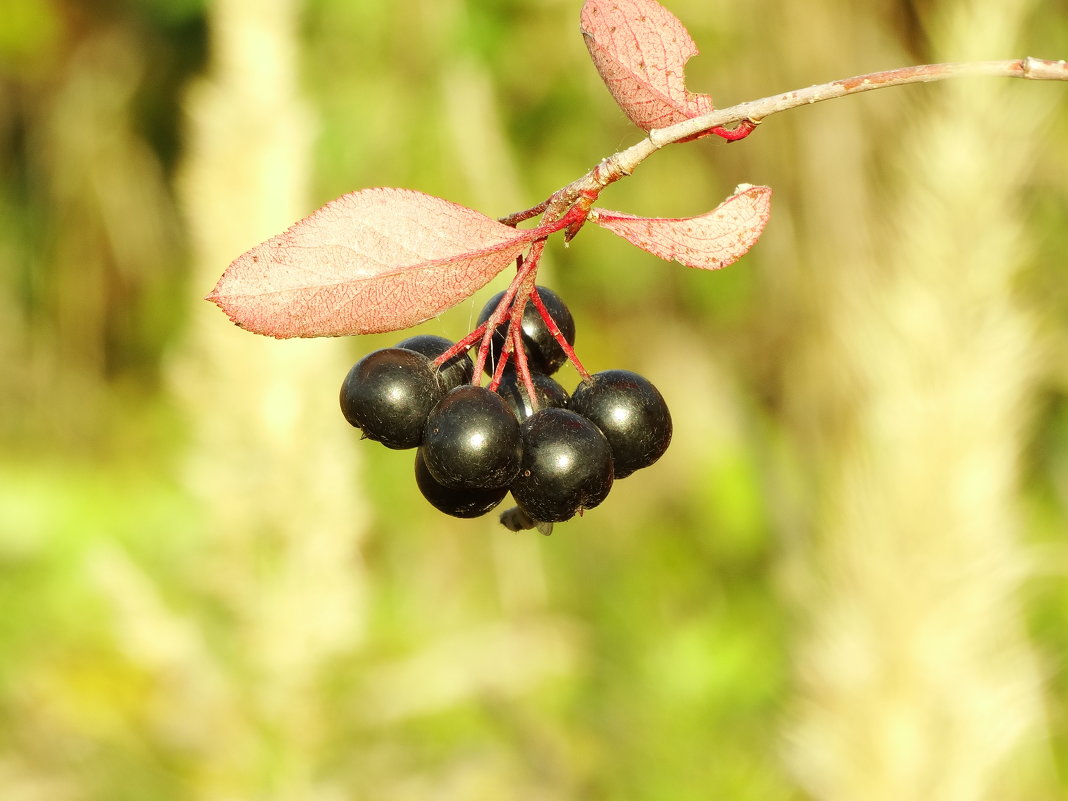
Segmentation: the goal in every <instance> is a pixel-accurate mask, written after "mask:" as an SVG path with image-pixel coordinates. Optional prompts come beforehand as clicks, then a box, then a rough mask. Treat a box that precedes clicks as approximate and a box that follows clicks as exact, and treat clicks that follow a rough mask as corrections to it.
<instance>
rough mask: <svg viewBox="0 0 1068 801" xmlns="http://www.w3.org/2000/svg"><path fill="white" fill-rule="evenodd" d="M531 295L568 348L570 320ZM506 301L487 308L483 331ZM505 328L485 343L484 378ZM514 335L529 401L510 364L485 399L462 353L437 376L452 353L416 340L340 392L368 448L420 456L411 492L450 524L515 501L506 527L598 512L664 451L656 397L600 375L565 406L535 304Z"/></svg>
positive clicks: (363, 365) (558, 359)
mask: <svg viewBox="0 0 1068 801" xmlns="http://www.w3.org/2000/svg"><path fill="white" fill-rule="evenodd" d="M537 289H538V296H539V297H540V298H541V300H542V302H543V303H544V305H545V307H546V309H547V310H548V312H549V315H550V316H551V317H552V319H553V322H554V323H555V324H556V327H557V328H558V329H559V331H560V333H561V334H563V337H564V339H565V340H566V341H567V342H568V343H569V344H573V343H574V341H575V323H574V320H573V319H572V316H571V312H570V311H569V310H568V308H567V306H566V305H565V304H564V302H563V301H562V300H561V299H560V298H559V296H558V295H556V293H554V292H553V291H552V290H550V289H547V288H546V287H540V286H539V287H538V288H537ZM503 294H504V293H500V294H498V295H497V296H495V297H494V298H491V299H490V300H489V301H488V302H487V304H486V306H485V307H484V308H483V310H482V313H481V315H480V316H479V325H481V324H482V323H484V322H485V321H486V320H488V319H489V317H490V315H491V314H492V313H493V311H494V310H495V309H496V308H497V305H498V304H499V303H500V301H501V299H502V297H503ZM506 328H507V323H504V324H502V325H501V326H500V327H499V328H498V329H497V330H496V331H495V332H494V335H493V345H492V348H491V350H490V353H489V358H487V360H486V370H487V372H488V373H490V374H491V375H492V374H493V373H494V370H495V368H496V363H497V357H498V356H499V354H500V353H501V352H502V350H503V346H504V341H505V334H506ZM522 334H523V337H522V339H523V349H524V353H525V355H526V360H527V364H528V366H529V368H530V373H531V378H532V383H533V386H534V390H535V392H534V395H535V397H534V398H533V399H532V398H530V397H528V392H527V389H526V387H525V385H524V382H523V381H521V380H520V378H519V375H518V374H517V373H516V372H515V370H514V369H513V366H512V364H511V363H509V364H507V365H506V366H505V369H504V372H503V374H502V376H501V380H500V384H499V385H498V387H497V390H496V392H493V391H490V390H489V389H488V388H487V387H482V386H478V385H477V384H473V383H472V381H473V379H474V363H473V362H472V360H471V357H470V356H469V355H468V354H467V353H466V352H461V353H459V354H457V355H456V356H454V357H452V358H451V359H449V360H448V361H446V362H445V363H443V364H441V365H435V360H438V359H439V357H441V356H443V355H444V354H445V353H446V352H447V351H448V350H449V349H450V348H452V347H453V344H454V343H452V342H450V341H449V340H447V339H445V338H443V337H437V336H431V335H421V336H415V337H410V338H408V339H405V340H403V341H401V342H398V343H397V345H396V346H394V347H392V348H384V349H382V350H376V351H374V352H373V353H369V354H368V355H366V356H364V357H363V358H362V359H360V360H359V361H358V362H356V364H355V365H353V367H352V369H351V370H349V373H348V375H347V376H346V377H345V381H344V383H343V384H342V386H341V411H342V412H343V413H344V415H345V419H346V420H348V421H349V422H350V423H351V424H352V425H353V426H355V427H356V428H359V429H361V430H362V431H363V435H364V437H365V438H367V439H372V440H376V441H378V442H381V443H382V444H383V445H385V446H387V447H389V448H395V449H404V448H417V449H418V450H417V451H416V457H415V480H416V484H417V485H418V486H419V490H420V491H421V492H422V494H423V496H424V497H425V498H426V499H427V500H428V501H429V502H430V503H431V504H432V505H433V506H434V507H435V508H437V509H438V510H440V511H442V512H444V513H446V514H449V515H453V516H455V517H478V516H479V515H482V514H485V513H486V512H488V511H490V510H491V509H493V508H494V507H495V506H497V505H498V504H499V503H500V502H501V501H502V500H503V499H504V497H505V495H507V494H508V493H509V492H511V493H512V497H513V498H514V499H515V502H516V505H517V507H518V513H517V514H513V515H508V514H507V513H506V515H505V516H503V517H502V522H504V523H505V524H506V525H508V526H509V527H512V528H520V527H531V526H533V525H535V524H539V523H553V522H560V521H563V520H568V519H570V518H571V517H573V516H574V515H575V514H576V513H580V512H582V511H583V510H585V509H592V508H593V507H594V506H597V505H598V504H599V503H601V502H602V501H603V500H604V499H605V498H606V497H607V496H608V492H609V490H610V489H611V488H612V482H613V481H614V480H615V479H617V478H623V477H625V476H628V475H630V474H631V473H633V472H634V471H635V470H638V469H639V468H642V467H646V466H648V465H651V464H652V463H653V462H655V461H656V460H657V459H659V458H660V456H661V455H662V454H663V453H664V451H665V450H667V447H668V443H669V442H670V441H671V430H672V428H671V415H670V413H669V412H668V408H667V404H666V403H665V402H664V398H663V397H662V396H661V395H660V393H659V392H658V391H657V389H656V387H654V386H653V385H652V384H651V383H650V382H649V381H647V380H646V379H644V378H642V377H641V376H640V375H638V374H637V373H632V372H629V371H627V370H606V371H604V372H601V373H596V374H594V375H592V376H591V377H590V378H589V379H587V380H584V381H582V383H580V384H579V386H578V388H577V389H576V390H575V392H574V394H573V395H570V396H569V395H568V393H567V392H566V391H565V390H564V388H563V387H562V386H560V384H559V383H557V382H556V380H554V379H553V378H552V374H553V373H554V372H556V370H557V369H558V368H559V367H560V366H561V365H562V364H563V363H564V362H565V361H566V360H567V355H566V354H565V352H564V350H563V348H562V347H561V346H560V344H559V343H558V342H557V340H556V338H555V337H554V336H553V334H552V333H551V332H550V329H549V327H548V326H547V325H546V323H545V321H544V320H543V319H542V317H541V315H540V314H539V312H538V310H537V308H536V307H535V306H534V304H533V303H531V302H528V303H527V304H526V306H525V307H524V312H523V319H522ZM517 520H518V521H520V522H516V521H517Z"/></svg>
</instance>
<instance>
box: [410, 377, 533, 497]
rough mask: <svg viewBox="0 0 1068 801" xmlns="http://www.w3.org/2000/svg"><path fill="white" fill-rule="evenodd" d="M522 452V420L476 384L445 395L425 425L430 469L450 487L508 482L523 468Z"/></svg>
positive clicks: (467, 487) (435, 476) (434, 475)
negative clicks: (520, 425)
mask: <svg viewBox="0 0 1068 801" xmlns="http://www.w3.org/2000/svg"><path fill="white" fill-rule="evenodd" d="M522 452H523V444H522V439H521V437H520V434H519V421H517V420H516V418H515V415H514V414H513V413H512V410H511V409H509V408H508V404H507V403H505V402H504V399H503V398H502V397H501V396H500V395H498V394H496V393H495V392H490V391H489V390H488V389H486V388H485V387H478V386H474V385H473V384H467V385H465V386H462V387H457V388H456V389H454V390H452V391H450V392H449V393H448V394H447V395H446V396H445V397H444V398H442V399H441V402H440V403H438V405H437V406H435V407H434V410H433V411H432V412H431V413H430V416H429V417H428V418H427V421H426V426H425V427H424V428H423V458H424V459H425V460H426V466H427V469H428V470H429V471H430V474H431V475H432V476H433V477H434V478H435V480H437V481H438V483H440V484H443V485H445V486H446V487H453V488H461V489H489V488H492V487H504V486H507V485H508V484H509V483H510V482H511V481H512V479H513V478H515V474H516V473H517V472H518V471H519V458H520V456H521V455H522Z"/></svg>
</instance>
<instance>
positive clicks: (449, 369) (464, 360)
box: [395, 334, 475, 391]
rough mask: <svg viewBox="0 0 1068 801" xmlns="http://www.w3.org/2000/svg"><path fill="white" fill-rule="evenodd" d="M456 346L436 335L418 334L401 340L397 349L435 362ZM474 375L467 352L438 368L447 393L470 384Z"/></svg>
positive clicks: (457, 355) (473, 366) (472, 364)
mask: <svg viewBox="0 0 1068 801" xmlns="http://www.w3.org/2000/svg"><path fill="white" fill-rule="evenodd" d="M454 344H456V343H455V342H451V341H449V340H448V339H446V338H445V337H439V336H436V335H434V334H417V335H416V336H414V337H408V338H407V339H404V340H401V341H400V342H398V343H397V344H396V345H395V347H398V348H407V349H408V350H414V351H415V352H416V353H422V354H423V355H424V356H426V357H427V358H428V359H430V360H431V361H433V360H434V359H436V358H438V356H440V355H441V354H443V353H444V352H445V351H447V350H448V349H449V348H451V347H452V346H453V345H454ZM474 375H475V365H474V362H472V361H471V357H470V356H469V355H468V354H467V352H466V351H465V352H462V353H458V354H456V355H455V356H453V357H452V358H451V359H449V360H448V361H447V362H445V364H443V365H441V367H439V368H438V376H439V377H440V379H441V383H442V385H443V386H444V387H445V390H446V391H448V390H450V389H455V388H456V387H458V386H460V385H461V384H470V383H471V379H472V378H473V377H474Z"/></svg>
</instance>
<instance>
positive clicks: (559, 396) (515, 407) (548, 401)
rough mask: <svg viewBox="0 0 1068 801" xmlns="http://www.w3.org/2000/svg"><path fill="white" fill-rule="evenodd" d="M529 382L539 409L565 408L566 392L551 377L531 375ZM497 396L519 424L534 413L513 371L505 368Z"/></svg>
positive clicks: (521, 383) (519, 380)
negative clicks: (509, 409) (503, 401)
mask: <svg viewBox="0 0 1068 801" xmlns="http://www.w3.org/2000/svg"><path fill="white" fill-rule="evenodd" d="M530 380H531V382H532V383H533V384H534V397H535V398H536V399H537V401H538V408H539V409H562V408H564V407H565V406H567V401H568V394H567V390H566V389H564V388H563V387H562V386H560V385H559V384H558V383H556V381H554V380H553V378H552V377H551V376H547V375H545V374H544V373H531V374H530ZM497 394H498V395H500V396H501V397H502V398H504V399H505V401H506V402H507V403H508V406H509V408H511V410H512V411H513V412H514V413H515V416H516V419H517V420H519V422H523V421H524V420H526V419H527V418H528V417H530V415H531V414H533V413H534V410H533V409H532V408H531V405H530V398H528V397H527V390H526V388H525V387H524V386H523V381H522V380H521V379H520V378H519V375H518V374H517V373H516V372H515V371H514V370H509V369H507V368H505V371H504V375H503V376H501V383H500V384H499V385H498V386H497Z"/></svg>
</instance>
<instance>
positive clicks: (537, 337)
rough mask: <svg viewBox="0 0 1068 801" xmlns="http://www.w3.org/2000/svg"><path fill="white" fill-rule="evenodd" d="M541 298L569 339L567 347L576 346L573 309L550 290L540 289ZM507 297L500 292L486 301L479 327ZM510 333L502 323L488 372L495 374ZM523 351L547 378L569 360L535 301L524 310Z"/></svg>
mask: <svg viewBox="0 0 1068 801" xmlns="http://www.w3.org/2000/svg"><path fill="white" fill-rule="evenodd" d="M538 295H539V296H540V297H541V300H542V303H544V304H545V308H546V309H547V310H548V312H549V315H550V316H551V317H552V318H553V321H554V322H555V323H556V325H557V327H558V328H559V329H560V333H562V334H563V335H564V339H565V340H567V344H569V345H574V344H575V320H574V318H572V316H571V310H570V309H568V308H567V305H566V304H565V303H564V301H563V300H561V299H560V296H559V295H557V294H556V293H555V292H553V291H552V290H551V289H549V288H548V287H544V286H539V287H538ZM503 297H504V293H503V292H498V293H497V294H496V295H494V296H493V297H492V298H490V299H489V300H488V301H487V302H486V305H485V306H483V307H482V311H481V313H480V314H479V315H478V323H479V325H481V324H482V323H484V322H485V321H486V320H488V319H489V317H490V315H491V314H493V310H494V309H496V308H497V304H498V303H500V301H501V298H503ZM507 330H508V329H507V323H502V324H501V325H499V326H498V327H497V330H496V332H494V335H493V345H492V348H491V350H490V358H489V359H487V360H486V372H487V373H489V374H491V375H492V373H493V370H494V368H495V367H496V365H497V356H498V355H499V354H500V353H501V350H502V349H503V348H504V337H505V334H506V333H507ZM523 350H524V352H525V353H526V355H527V363H528V364H529V365H530V369H531V370H532V371H534V372H538V373H545V375H552V374H553V373H555V372H556V371H557V370H558V369H559V368H560V365H562V364H563V363H564V362H566V361H567V354H566V353H564V349H563V348H561V347H560V343H559V342H557V341H556V338H555V337H553V335H552V334H550V333H549V328H548V326H547V325H546V324H545V321H544V320H543V319H541V315H540V314H539V313H538V309H537V308H536V307H535V306H534V301H532V300H528V301H527V303H526V306H524V307H523Z"/></svg>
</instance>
